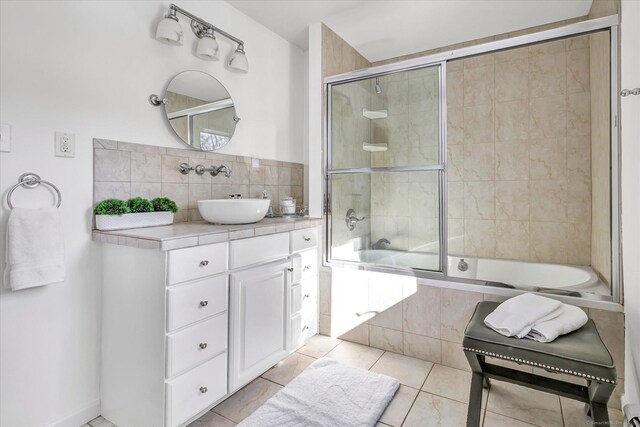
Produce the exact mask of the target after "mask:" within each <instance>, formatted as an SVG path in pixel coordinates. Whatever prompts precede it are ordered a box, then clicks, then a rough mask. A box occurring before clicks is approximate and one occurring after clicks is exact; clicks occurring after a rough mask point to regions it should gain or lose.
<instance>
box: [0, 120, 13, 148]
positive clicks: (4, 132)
mask: <svg viewBox="0 0 640 427" xmlns="http://www.w3.org/2000/svg"><path fill="white" fill-rule="evenodd" d="M0 151H4V152H5V153H10V152H11V125H0Z"/></svg>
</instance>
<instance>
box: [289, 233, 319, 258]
mask: <svg viewBox="0 0 640 427" xmlns="http://www.w3.org/2000/svg"><path fill="white" fill-rule="evenodd" d="M290 234H291V236H290V237H291V252H298V251H302V250H304V249H309V248H313V247H316V246H318V229H317V228H305V229H302V230H294V231H292V232H291V233H290Z"/></svg>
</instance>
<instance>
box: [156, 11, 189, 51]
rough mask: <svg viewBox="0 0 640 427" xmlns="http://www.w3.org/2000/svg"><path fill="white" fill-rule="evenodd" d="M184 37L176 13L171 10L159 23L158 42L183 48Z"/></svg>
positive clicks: (157, 29)
mask: <svg viewBox="0 0 640 427" xmlns="http://www.w3.org/2000/svg"><path fill="white" fill-rule="evenodd" d="M182 35H183V33H182V27H181V26H180V23H179V22H178V17H177V16H176V11H175V9H171V8H169V12H168V13H167V14H166V15H165V16H164V18H163V19H162V21H160V22H159V23H158V28H156V40H158V41H159V42H162V43H165V44H169V45H174V46H182Z"/></svg>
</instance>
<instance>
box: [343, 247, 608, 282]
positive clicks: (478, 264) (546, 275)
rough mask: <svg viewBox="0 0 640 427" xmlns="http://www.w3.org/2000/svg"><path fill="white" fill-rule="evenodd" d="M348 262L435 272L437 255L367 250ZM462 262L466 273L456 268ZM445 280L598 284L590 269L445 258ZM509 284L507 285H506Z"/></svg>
mask: <svg viewBox="0 0 640 427" xmlns="http://www.w3.org/2000/svg"><path fill="white" fill-rule="evenodd" d="M350 258H351V259H350V261H356V262H358V261H359V262H366V263H371V264H382V265H388V266H397V267H404V268H407V267H409V268H418V269H422V270H436V271H437V270H439V258H438V255H437V254H432V253H424V252H403V251H394V250H388V249H376V250H374V249H367V250H360V251H355V252H353V255H352V256H351V257H350ZM462 259H464V262H466V263H467V267H468V268H467V270H466V271H460V270H459V269H458V264H459V262H460V261H461V260H462ZM447 269H448V275H449V277H459V278H462V279H474V280H482V281H485V282H490V283H487V284H488V285H494V286H506V287H514V288H517V289H526V290H538V289H540V290H543V289H544V290H549V291H552V290H589V291H591V290H594V291H595V289H596V288H598V287H600V286H602V283H601V282H600V280H599V279H598V276H597V275H596V273H595V272H594V271H593V270H592V269H591V268H590V267H582V266H576V265H562V264H546V263H541V262H528V261H514V260H506V259H492V258H476V257H464V258H461V257H452V256H450V257H448V266H447ZM509 285H510V286H509Z"/></svg>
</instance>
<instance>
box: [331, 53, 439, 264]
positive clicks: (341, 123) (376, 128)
mask: <svg viewBox="0 0 640 427" xmlns="http://www.w3.org/2000/svg"><path fill="white" fill-rule="evenodd" d="M443 69H444V64H437V65H432V66H428V67H424V68H420V69H415V70H408V71H400V72H394V73H390V74H386V75H380V76H377V77H376V76H372V77H368V78H363V79H360V80H356V81H349V82H345V83H336V84H329V85H328V88H327V89H328V90H327V95H328V99H327V105H328V106H329V113H328V119H329V120H328V126H327V136H328V139H329V141H328V143H329V144H328V148H329V149H328V156H327V169H326V171H327V174H326V178H327V189H328V191H327V207H328V210H329V215H328V230H329V233H328V237H329V239H328V253H329V254H328V257H329V260H334V261H347V262H356V263H360V264H373V265H377V266H393V267H394V268H400V269H403V268H404V269H420V270H429V271H443V268H444V264H445V263H444V262H443V260H442V256H443V254H446V250H445V249H443V247H444V246H446V245H445V244H444V236H443V233H444V224H443V218H445V215H444V210H445V207H444V206H443V203H442V197H443V194H445V192H444V184H445V179H444V161H443V158H444V157H445V155H444V151H445V150H444V127H443V125H442V123H443V121H444V119H445V112H444V111H443V102H442V94H443V90H444V88H443V86H444V79H443Z"/></svg>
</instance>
